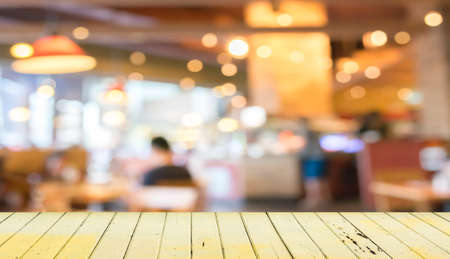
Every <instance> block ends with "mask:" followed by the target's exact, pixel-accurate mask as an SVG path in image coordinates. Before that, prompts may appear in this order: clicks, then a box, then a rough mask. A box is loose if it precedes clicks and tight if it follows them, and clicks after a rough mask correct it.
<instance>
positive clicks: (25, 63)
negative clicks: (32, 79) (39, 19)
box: [11, 35, 97, 74]
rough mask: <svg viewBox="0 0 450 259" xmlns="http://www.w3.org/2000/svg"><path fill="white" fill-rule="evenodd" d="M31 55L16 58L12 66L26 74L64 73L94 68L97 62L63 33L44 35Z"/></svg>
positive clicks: (34, 44)
mask: <svg viewBox="0 0 450 259" xmlns="http://www.w3.org/2000/svg"><path fill="white" fill-rule="evenodd" d="M33 50H34V53H33V55H32V56H31V57H29V58H26V59H21V60H16V61H14V62H13V63H12V65H11V66H12V68H13V69H14V70H15V71H16V72H19V73H25V74H63V73H76V72H82V71H87V70H90V69H93V68H94V67H95V66H96V64H97V62H96V60H95V59H94V58H93V57H90V56H87V55H86V54H85V53H84V51H83V50H82V49H81V48H80V47H79V46H78V45H77V44H76V43H75V42H73V41H72V40H70V39H69V38H67V37H65V36H61V35H51V36H46V37H43V38H41V39H39V40H37V41H35V42H34V43H33Z"/></svg>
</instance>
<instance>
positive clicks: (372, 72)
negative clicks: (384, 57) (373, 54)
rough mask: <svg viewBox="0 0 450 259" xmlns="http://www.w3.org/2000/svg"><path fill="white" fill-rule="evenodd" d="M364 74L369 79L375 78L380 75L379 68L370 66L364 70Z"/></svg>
mask: <svg viewBox="0 0 450 259" xmlns="http://www.w3.org/2000/svg"><path fill="white" fill-rule="evenodd" d="M364 75H365V76H366V77H367V78H369V79H376V78H378V77H379V76H380V75H381V70H380V69H379V68H378V67H376V66H370V67H367V68H366V69H365V70H364Z"/></svg>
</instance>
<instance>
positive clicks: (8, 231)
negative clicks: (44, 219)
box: [0, 212, 38, 245]
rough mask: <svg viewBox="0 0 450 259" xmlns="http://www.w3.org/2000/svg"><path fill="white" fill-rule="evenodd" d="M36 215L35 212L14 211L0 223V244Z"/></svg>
mask: <svg viewBox="0 0 450 259" xmlns="http://www.w3.org/2000/svg"><path fill="white" fill-rule="evenodd" d="M37 215H38V213H37V212H16V213H14V214H13V215H11V216H10V217H9V218H7V219H5V220H4V221H3V222H2V223H1V224H0V245H3V244H4V243H5V242H6V241H7V240H8V239H9V238H11V237H12V236H13V235H14V234H15V233H16V232H17V231H19V230H20V229H21V228H22V227H23V226H25V225H26V224H27V223H28V222H30V221H31V220H32V219H33V218H34V217H36V216H37Z"/></svg>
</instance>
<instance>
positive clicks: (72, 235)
mask: <svg viewBox="0 0 450 259" xmlns="http://www.w3.org/2000/svg"><path fill="white" fill-rule="evenodd" d="M91 215H92V212H89V213H88V215H87V217H86V218H85V219H84V220H83V221H82V222H81V224H80V225H79V226H78V227H77V229H76V230H75V231H74V232H73V233H72V234H71V235H70V237H69V239H67V241H66V242H65V243H64V245H62V246H61V248H60V249H59V250H58V252H57V253H56V254H55V257H54V258H57V257H58V255H59V254H60V253H61V251H62V250H63V249H64V248H65V247H66V246H67V244H68V243H69V242H70V241H71V240H72V238H73V237H74V236H75V235H76V233H77V232H78V230H79V229H80V228H81V227H82V226H83V225H84V223H85V222H86V220H87V219H88V218H89V217H90V216H91Z"/></svg>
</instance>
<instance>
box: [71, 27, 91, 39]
mask: <svg viewBox="0 0 450 259" xmlns="http://www.w3.org/2000/svg"><path fill="white" fill-rule="evenodd" d="M72 36H73V37H74V38H75V39H77V40H85V39H87V38H88V37H89V30H88V28H86V27H83V26H78V27H76V28H75V29H73V31H72Z"/></svg>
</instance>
